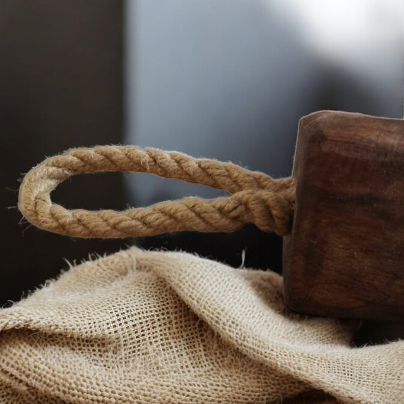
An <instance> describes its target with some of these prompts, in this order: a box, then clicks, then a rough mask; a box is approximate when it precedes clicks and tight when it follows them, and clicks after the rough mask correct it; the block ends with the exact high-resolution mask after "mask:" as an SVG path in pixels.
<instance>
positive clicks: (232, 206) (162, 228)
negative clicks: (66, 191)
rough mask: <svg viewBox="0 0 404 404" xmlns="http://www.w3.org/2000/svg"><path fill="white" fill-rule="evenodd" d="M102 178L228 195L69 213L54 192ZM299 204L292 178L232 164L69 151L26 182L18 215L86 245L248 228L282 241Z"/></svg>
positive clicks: (119, 150)
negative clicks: (125, 177) (116, 176)
mask: <svg viewBox="0 0 404 404" xmlns="http://www.w3.org/2000/svg"><path fill="white" fill-rule="evenodd" d="M102 171H104V172H105V171H124V172H138V173H150V174H155V175H157V176H159V177H164V178H172V179H178V180H182V181H187V182H191V183H195V184H201V185H206V186H209V187H213V188H217V189H220V190H224V191H226V192H228V193H230V194H231V195H230V196H228V197H222V198H216V199H211V200H203V199H199V198H184V199H181V200H176V201H166V202H161V203H157V204H155V205H152V206H150V207H148V208H137V209H128V210H125V211H122V212H117V211H114V210H102V211H87V210H83V209H75V210H68V209H65V208H63V207H62V206H60V205H57V204H54V203H52V201H51V198H50V193H51V192H52V191H53V190H54V189H55V188H56V187H57V186H58V185H59V184H60V183H61V182H63V181H64V180H66V179H67V178H69V177H71V176H72V175H77V174H82V173H95V172H102ZM294 201H295V180H294V179H293V178H284V179H277V180H275V179H273V178H271V177H269V176H268V175H266V174H263V173H260V172H254V171H249V170H246V169H244V168H242V167H240V166H237V165H235V164H231V163H223V162H219V161H215V160H209V159H195V158H192V157H189V156H187V155H185V154H183V153H178V152H167V151H162V150H158V149H152V148H147V149H141V148H139V147H134V146H97V147H94V148H89V149H87V148H78V149H71V150H68V151H67V152H65V153H63V154H60V155H58V156H54V157H50V158H48V159H46V160H45V161H44V162H43V163H41V164H39V165H38V166H36V167H34V168H33V169H32V170H31V171H30V172H29V173H28V174H27V175H26V176H25V178H24V181H23V183H22V185H21V188H20V194H19V203H18V205H19V209H20V211H21V213H22V214H23V215H24V216H25V218H26V219H27V220H28V221H29V222H31V223H32V224H34V225H35V226H37V227H39V228H41V229H43V230H47V231H50V232H53V233H58V234H63V235H66V236H71V237H82V238H125V237H141V236H152V235H156V234H160V233H166V232H171V231H184V230H193V231H199V232H232V231H234V230H237V229H238V228H240V227H241V226H243V225H244V224H246V223H254V224H255V225H257V226H258V227H259V228H260V229H261V230H263V231H266V232H275V233H277V234H279V235H281V236H283V235H286V234H288V233H289V231H290V227H291V217H292V211H293V207H294Z"/></svg>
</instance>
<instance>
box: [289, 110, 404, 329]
mask: <svg viewBox="0 0 404 404" xmlns="http://www.w3.org/2000/svg"><path fill="white" fill-rule="evenodd" d="M293 175H294V176H295V178H296V179H297V197H296V198H297V200H296V208H295V215H294V223H293V230H292V233H291V235H290V236H288V237H285V238H284V257H283V259H284V263H283V265H284V268H283V271H284V279H285V298H286V302H287V304H288V306H289V307H290V308H291V309H292V310H295V311H297V312H301V313H307V314H314V315H320V316H332V317H342V318H364V319H375V320H390V321H404V121H402V120H396V119H384V118H375V117H371V116H366V115H361V114H352V113H344V112H332V111H323V112H317V113H314V114H311V115H309V116H307V117H305V118H303V119H302V120H301V121H300V124H299V134H298V140H297V149H296V156H295V163H294V172H293Z"/></svg>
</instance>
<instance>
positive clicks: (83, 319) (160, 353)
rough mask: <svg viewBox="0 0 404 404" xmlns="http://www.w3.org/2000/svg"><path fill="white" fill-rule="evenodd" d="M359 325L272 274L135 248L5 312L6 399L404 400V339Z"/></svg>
mask: <svg viewBox="0 0 404 404" xmlns="http://www.w3.org/2000/svg"><path fill="white" fill-rule="evenodd" d="M353 325H354V324H353V322H350V321H339V320H333V319H322V318H310V317H306V316H300V315H297V314H292V313H289V312H288V311H287V310H286V309H285V306H284V302H283V294H282V278H281V277H280V276H278V275H276V274H274V273H272V272H265V271H249V270H244V269H243V270H240V269H233V268H230V267H228V266H226V265H223V264H220V263H217V262H214V261H211V260H206V259H202V258H199V257H196V256H193V255H190V254H185V253H179V252H177V253H168V252H144V251H141V250H140V249H137V248H130V249H128V250H126V251H122V252H119V253H117V254H114V255H111V256H109V257H105V258H100V259H97V260H95V261H88V262H86V263H83V264H81V265H78V266H75V267H72V268H70V269H69V270H68V271H66V272H65V273H63V274H62V275H61V276H60V277H59V278H58V279H57V280H55V281H51V282H48V283H47V284H46V285H45V286H44V287H43V288H41V289H40V290H37V291H36V292H34V293H33V294H32V295H31V296H29V297H27V298H26V299H24V300H22V301H21V302H19V303H16V304H14V305H13V306H12V307H10V308H7V309H3V310H1V311H0V403H1V404H3V403H4V404H11V403H13V404H14V403H16V404H17V403H18V404H24V403H30V404H31V403H46V404H48V403H74V404H76V403H115V404H118V403H235V404H237V403H295V402H296V403H299V404H300V403H309V402H310V403H313V402H316V403H320V402H321V403H322V404H323V403H324V404H325V403H327V404H329V403H337V402H340V403H361V404H362V403H363V404H364V403H366V404H368V403H369V404H400V403H404V341H397V342H394V343H390V344H385V345H379V346H372V347H371V346H369V347H364V348H353V347H352V346H351V345H350V341H351V338H352V332H353ZM321 391H323V392H326V393H328V394H329V395H330V396H331V397H329V398H326V397H323V398H318V399H314V398H313V397H315V396H318V397H320V396H321V394H320V393H318V392H321ZM299 397H300V398H299ZM305 397H306V398H305Z"/></svg>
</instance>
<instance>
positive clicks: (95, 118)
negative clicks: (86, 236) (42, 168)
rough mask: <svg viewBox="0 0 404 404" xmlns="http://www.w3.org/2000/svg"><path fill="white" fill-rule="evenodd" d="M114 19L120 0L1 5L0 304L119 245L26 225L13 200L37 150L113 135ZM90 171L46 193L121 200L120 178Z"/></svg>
mask: <svg viewBox="0 0 404 404" xmlns="http://www.w3.org/2000/svg"><path fill="white" fill-rule="evenodd" d="M122 21H123V19H122V1H120V0H85V1H83V0H68V1H67V0H63V1H60V0H59V1H53V0H38V1H28V0H2V1H1V2H0V57H1V61H0V153H1V170H0V224H1V225H0V255H1V268H0V305H1V304H4V303H5V302H6V301H7V300H9V299H13V300H18V299H19V298H20V297H21V294H22V291H27V290H29V289H31V288H32V287H34V286H37V285H38V284H40V283H41V282H43V281H44V280H45V279H47V278H49V277H52V276H55V275H56V274H57V273H58V272H59V270H60V269H61V268H62V267H64V268H66V267H67V264H66V263H65V262H64V261H63V257H65V258H67V259H69V260H73V259H77V260H80V259H82V258H86V257H88V252H92V251H97V252H99V253H103V252H104V251H114V250H116V249H118V248H119V246H120V245H121V243H120V242H109V241H97V242H94V241H82V240H71V239H68V238H66V237H61V236H57V235H52V234H49V233H46V232H42V231H39V230H36V229H34V228H27V227H28V225H27V224H22V225H19V224H18V222H19V220H20V219H21V215H20V214H19V213H18V211H17V210H16V209H13V207H15V206H16V204H17V192H16V189H18V186H19V183H18V181H17V180H18V179H19V178H21V173H24V172H27V171H28V170H29V169H30V168H31V167H32V166H34V165H35V164H38V163H39V162H41V161H42V160H43V159H44V158H45V156H50V155H53V154H56V153H59V152H61V151H63V150H65V149H68V148H70V147H77V146H91V145H94V144H108V143H118V142H120V141H121V128H122V57H123V45H122V43H123V42H122ZM89 177H90V176H81V177H77V178H74V179H73V180H72V181H71V182H70V183H66V184H64V185H63V186H61V187H60V189H59V190H57V191H56V192H55V199H56V200H58V201H59V202H62V203H63V204H65V205H67V206H70V207H81V206H84V207H87V208H93V209H98V208H101V207H110V208H116V209H121V208H122V207H124V206H125V203H124V192H123V187H122V181H121V177H120V176H119V175H95V176H91V177H90V178H89ZM8 207H11V208H12V209H7V208H8Z"/></svg>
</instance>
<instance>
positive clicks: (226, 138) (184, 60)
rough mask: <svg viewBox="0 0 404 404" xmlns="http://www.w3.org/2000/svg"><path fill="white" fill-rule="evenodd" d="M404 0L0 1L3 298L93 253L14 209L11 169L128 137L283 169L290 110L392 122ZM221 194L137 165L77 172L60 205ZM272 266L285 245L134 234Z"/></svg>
mask: <svg viewBox="0 0 404 404" xmlns="http://www.w3.org/2000/svg"><path fill="white" fill-rule="evenodd" d="M403 15H404V5H403V2H402V1H400V0H354V1H352V0H327V1H324V0H249V1H245V0H204V1H197V0H193V1H191V0H126V1H122V0H52V1H51V0H38V1H35V2H32V1H28V0H0V55H1V62H0V117H1V118H0V151H1V162H2V167H1V168H2V169H1V171H0V198H1V199H0V201H1V205H0V220H1V227H0V237H1V244H0V245H1V254H2V265H1V270H0V304H1V305H4V304H8V303H7V302H9V301H10V300H18V299H19V298H20V297H21V296H22V295H23V294H24V293H25V294H26V293H27V292H28V291H29V290H32V289H33V288H35V287H37V286H39V285H40V284H41V283H43V282H44V280H45V279H47V278H50V277H54V276H56V275H57V274H58V273H59V271H60V269H62V268H67V264H66V263H65V262H64V260H63V259H64V258H66V259H68V260H69V261H71V262H72V261H74V260H77V261H78V262H79V261H80V260H81V259H85V258H87V257H88V254H89V253H90V252H98V253H101V254H102V253H105V252H112V251H117V250H118V249H119V248H123V247H125V246H126V245H130V244H133V243H134V242H135V241H134V240H119V241H108V240H95V241H94V240H93V241H89V240H74V239H70V238H66V237H62V236H57V235H53V234H48V233H45V232H42V231H40V230H36V229H34V228H32V227H29V226H28V224H26V223H24V221H22V222H21V223H20V221H21V214H19V212H18V211H17V210H16V204H17V195H18V193H17V190H18V187H19V182H18V180H19V179H20V178H21V177H22V175H23V173H25V172H27V171H28V170H29V169H30V168H31V167H32V166H34V165H36V164H38V163H39V162H41V161H42V160H43V159H44V158H45V157H46V156H50V155H53V154H56V153H59V152H61V151H63V150H65V149H68V148H71V147H79V146H93V145H96V144H114V143H115V144H116V143H121V144H133V145H139V146H143V147H158V148H162V149H168V150H179V151H183V152H185V153H188V154H191V155H193V156H195V157H211V158H217V159H220V160H231V161H233V162H235V163H238V164H241V165H243V166H244V167H248V168H249V169H252V170H260V171H264V172H266V173H268V174H270V175H272V176H275V177H280V176H288V175H290V173H291V169H292V164H293V153H294V145H295V140H296V131H297V124H298V120H299V118H300V117H302V116H303V115H306V114H308V113H311V112H314V111H317V110H323V109H334V110H345V111H352V112H362V113H366V114H372V115H378V116H385V117H393V118H402V117H403V82H404V33H403V27H404V20H403ZM189 195H193V196H196V195H197V196H203V197H215V196H217V195H219V193H218V192H217V191H213V190H210V189H206V188H203V187H198V186H195V185H189V184H183V183H180V182H178V181H172V180H159V179H157V178H154V177H153V178H151V176H147V175H139V174H133V175H125V176H123V175H121V174H118V173H117V174H111V173H109V174H96V175H91V176H88V175H87V176H86V175H83V176H78V177H75V178H73V179H72V180H71V181H67V182H66V183H65V184H63V185H62V186H60V187H59V188H58V189H57V190H56V192H55V195H54V199H55V201H56V202H59V203H61V204H63V205H65V206H67V207H70V208H73V207H83V208H87V209H101V208H111V209H125V208H126V207H127V206H146V205H149V204H151V203H155V202H158V201H161V200H165V199H175V198H179V197H184V196H189ZM136 242H137V243H139V244H140V245H143V246H145V247H160V246H163V247H165V248H182V249H186V250H190V251H197V252H199V253H200V254H202V255H205V256H210V257H213V258H215V259H219V260H222V261H226V262H229V263H230V264H231V265H234V266H238V265H240V263H241V253H242V251H243V250H246V263H245V264H246V266H252V267H259V268H263V269H264V268H271V269H275V270H278V271H280V265H281V263H280V249H281V241H280V238H277V237H276V236H273V235H266V234H263V233H261V232H259V231H258V230H257V229H256V228H254V227H253V226H248V227H247V228H245V229H242V230H241V231H239V232H236V233H235V234H231V235H226V234H217V235H198V234H191V235H189V234H188V235H181V234H178V235H168V236H163V237H158V238H150V239H143V240H138V241H136Z"/></svg>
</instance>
